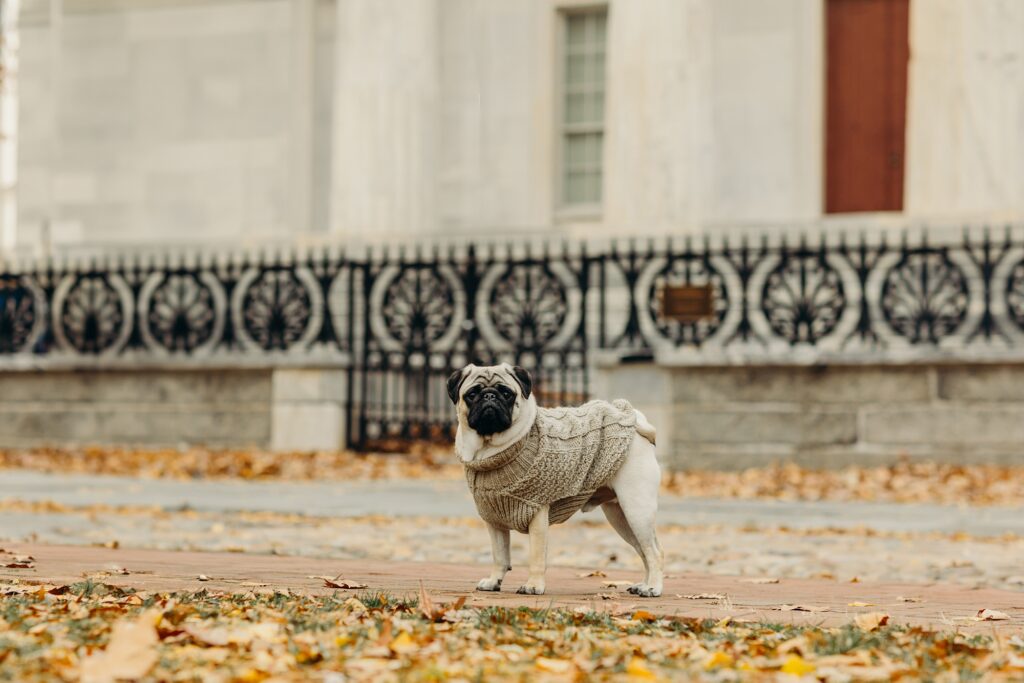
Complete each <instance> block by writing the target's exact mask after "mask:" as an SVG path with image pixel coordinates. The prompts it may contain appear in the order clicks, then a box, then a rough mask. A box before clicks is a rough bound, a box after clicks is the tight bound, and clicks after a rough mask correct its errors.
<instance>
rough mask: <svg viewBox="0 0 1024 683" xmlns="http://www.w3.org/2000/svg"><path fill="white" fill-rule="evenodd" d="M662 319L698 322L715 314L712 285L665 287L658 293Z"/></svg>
mask: <svg viewBox="0 0 1024 683" xmlns="http://www.w3.org/2000/svg"><path fill="white" fill-rule="evenodd" d="M658 297H659V298H660V299H661V317H662V318H663V319H665V320H675V321H677V322H689V323H692V322H697V321H698V320H702V319H704V318H710V317H711V316H713V315H714V314H715V290H714V287H712V285H710V284H707V285H665V286H663V287H662V288H661V291H660V292H659V293H658Z"/></svg>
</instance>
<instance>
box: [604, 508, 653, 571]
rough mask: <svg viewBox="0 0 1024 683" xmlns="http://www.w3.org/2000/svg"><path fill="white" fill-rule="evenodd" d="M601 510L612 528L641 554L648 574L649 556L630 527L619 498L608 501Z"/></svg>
mask: <svg viewBox="0 0 1024 683" xmlns="http://www.w3.org/2000/svg"><path fill="white" fill-rule="evenodd" d="M601 511H602V512H604V516H605V517H606V518H607V519H608V523H609V524H611V525H612V528H613V529H615V531H617V532H618V534H619V536H621V537H622V540H623V541H625V542H626V543H628V544H630V545H631V546H633V550H635V551H636V554H637V555H639V556H640V559H641V560H643V561H644V574H645V575H646V574H647V571H648V569H647V558H646V557H644V553H643V551H642V550H641V549H640V541H638V540H636V535H635V534H634V533H633V529H631V528H630V526H629V522H628V521H626V514H625V513H624V512H623V511H622V506H621V505H619V501H618V500H613V501H610V502H607V503H605V504H603V505H602V506H601Z"/></svg>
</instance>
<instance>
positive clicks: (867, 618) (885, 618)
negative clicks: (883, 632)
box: [853, 612, 889, 631]
mask: <svg viewBox="0 0 1024 683" xmlns="http://www.w3.org/2000/svg"><path fill="white" fill-rule="evenodd" d="M853 622H854V623H855V624H857V626H859V627H860V628H862V629H864V630H865V631H874V630H876V629H879V628H881V627H882V626H885V625H886V624H888V623H889V615H888V614H886V613H885V612H865V613H864V614H858V615H857V616H856V617H854V619H853Z"/></svg>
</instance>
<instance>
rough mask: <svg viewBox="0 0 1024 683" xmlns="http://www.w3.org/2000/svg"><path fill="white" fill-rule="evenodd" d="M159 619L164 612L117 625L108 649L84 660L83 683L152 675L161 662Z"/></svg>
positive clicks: (81, 675) (148, 613) (153, 613)
mask: <svg viewBox="0 0 1024 683" xmlns="http://www.w3.org/2000/svg"><path fill="white" fill-rule="evenodd" d="M159 619H160V612H159V611H157V610H150V611H148V612H145V613H143V614H142V615H141V616H140V617H139V618H138V619H135V620H132V621H128V620H122V621H119V622H117V623H115V624H114V626H113V628H112V630H111V632H110V642H109V643H107V647H106V649H105V650H103V651H100V652H95V653H93V654H91V655H89V656H88V657H86V658H85V659H84V660H82V664H81V668H80V669H79V676H80V680H81V683H113V682H114V681H117V680H122V679H137V678H142V677H143V676H145V675H146V674H147V673H149V670H150V669H152V668H153V665H154V664H156V662H157V651H156V646H157V643H158V642H159V637H158V636H157V632H156V623H157V621H158V620H159Z"/></svg>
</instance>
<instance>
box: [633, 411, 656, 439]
mask: <svg viewBox="0 0 1024 683" xmlns="http://www.w3.org/2000/svg"><path fill="white" fill-rule="evenodd" d="M636 433H637V434H639V435H640V436H642V437H644V438H645V439H647V440H648V441H650V442H651V445H652V446H653V445H655V438H656V437H657V434H658V431H657V430H656V429H655V428H654V425H652V424H651V423H650V422H648V421H647V416H646V415H644V414H643V413H641V412H640V411H639V410H637V411H636Z"/></svg>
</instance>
